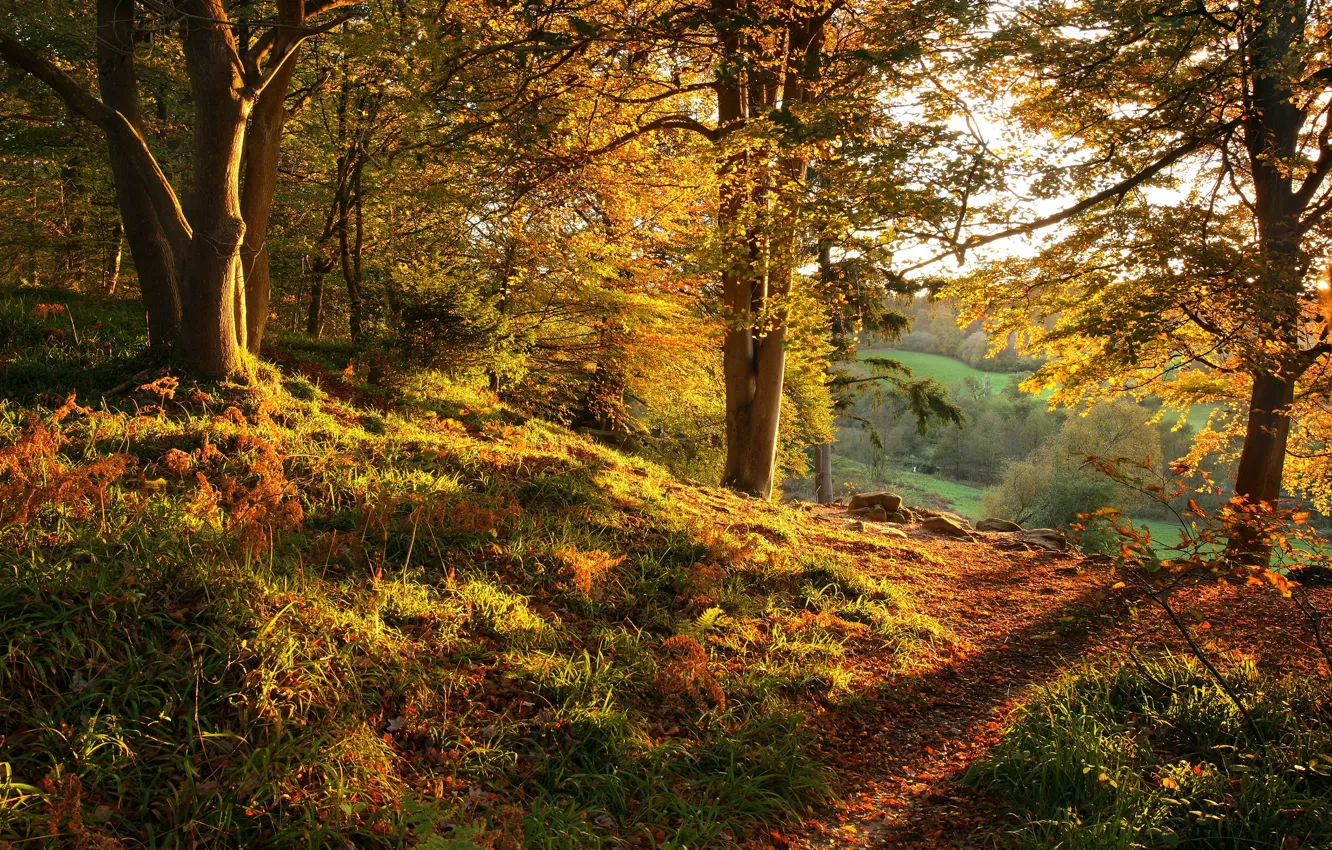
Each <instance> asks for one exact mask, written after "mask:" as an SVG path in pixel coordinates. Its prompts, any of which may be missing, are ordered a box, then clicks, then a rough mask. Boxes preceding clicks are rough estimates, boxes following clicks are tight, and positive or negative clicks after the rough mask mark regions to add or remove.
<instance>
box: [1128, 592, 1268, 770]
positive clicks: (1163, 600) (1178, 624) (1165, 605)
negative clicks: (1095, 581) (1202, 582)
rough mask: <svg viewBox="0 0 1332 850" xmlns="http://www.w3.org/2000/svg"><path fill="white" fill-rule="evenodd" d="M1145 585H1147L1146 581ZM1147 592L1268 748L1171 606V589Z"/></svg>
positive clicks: (1259, 740) (1249, 716) (1222, 678)
mask: <svg viewBox="0 0 1332 850" xmlns="http://www.w3.org/2000/svg"><path fill="white" fill-rule="evenodd" d="M1176 584H1178V582H1176ZM1144 585H1146V582H1144ZM1172 587H1173V585H1172ZM1146 593H1147V598H1149V599H1151V600H1152V601H1153V602H1155V603H1156V604H1157V605H1160V606H1161V609H1162V610H1163V611H1165V613H1166V616H1167V617H1169V618H1170V622H1171V623H1173V624H1174V625H1175V628H1176V629H1177V630H1178V631H1179V633H1180V635H1181V636H1182V637H1183V638H1184V640H1185V642H1186V643H1188V645H1189V650H1190V651H1191V652H1192V653H1193V657H1194V658H1197V659H1198V662H1199V663H1200V664H1202V666H1203V667H1204V668H1205V669H1206V670H1207V672H1208V673H1209V674H1210V675H1211V677H1212V679H1213V680H1214V681H1215V682H1216V684H1217V685H1218V686H1219V687H1220V688H1221V690H1222V692H1224V693H1225V695H1226V696H1227V697H1228V698H1229V699H1230V702H1231V703H1232V704H1233V705H1234V706H1235V708H1236V710H1238V711H1239V713H1240V716H1241V717H1243V718H1244V723H1245V725H1246V726H1248V727H1249V731H1250V732H1251V733H1253V737H1254V740H1255V741H1257V742H1258V746H1259V747H1262V748H1263V749H1266V748H1267V740H1266V739H1265V738H1264V737H1263V733H1262V732H1260V731H1259V730H1258V724H1257V723H1255V722H1254V721H1253V717H1252V715H1250V714H1249V710H1248V709H1246V708H1245V707H1244V703H1243V702H1242V701H1241V700H1240V698H1239V695H1238V694H1236V693H1235V691H1234V690H1233V689H1232V688H1231V687H1230V683H1229V682H1227V681H1226V678H1225V676H1222V675H1221V671H1220V670H1218V669H1217V668H1216V666H1215V665H1214V664H1212V662H1211V661H1210V660H1209V659H1208V658H1207V656H1206V654H1204V653H1203V651H1202V647H1200V646H1198V643H1197V641H1195V640H1194V639H1193V635H1191V634H1190V633H1189V628H1188V626H1186V625H1184V621H1183V620H1181V619H1180V618H1179V615H1178V614H1176V613H1175V609H1174V608H1171V607H1170V601H1169V599H1168V596H1169V593H1170V589H1169V588H1168V589H1166V590H1165V591H1163V592H1161V593H1160V594H1157V593H1155V592H1153V591H1152V589H1151V588H1150V587H1147V588H1146Z"/></svg>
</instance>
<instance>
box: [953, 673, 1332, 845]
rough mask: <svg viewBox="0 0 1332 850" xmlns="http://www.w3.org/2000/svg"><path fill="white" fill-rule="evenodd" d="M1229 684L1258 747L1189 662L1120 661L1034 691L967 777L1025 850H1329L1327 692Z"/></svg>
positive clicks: (1265, 683) (1240, 676)
mask: <svg viewBox="0 0 1332 850" xmlns="http://www.w3.org/2000/svg"><path fill="white" fill-rule="evenodd" d="M1228 676H1229V677H1230V680H1231V683H1232V686H1233V687H1235V688H1236V689H1237V690H1238V691H1239V692H1240V693H1241V694H1244V695H1245V699H1246V700H1248V703H1249V704H1248V706H1247V710H1248V712H1249V714H1250V717H1251V718H1252V721H1253V728H1255V729H1256V730H1257V733H1258V734H1259V735H1261V738H1260V739H1259V738H1255V737H1254V734H1253V733H1252V732H1251V731H1250V728H1249V726H1248V724H1246V722H1245V720H1244V718H1243V717H1242V716H1241V715H1240V713H1239V711H1238V709H1237V708H1236V707H1235V706H1234V705H1233V704H1232V703H1231V701H1230V700H1229V699H1228V698H1227V697H1226V695H1225V694H1224V693H1223V692H1222V690H1221V689H1220V688H1219V687H1218V686H1217V685H1216V683H1215V682H1213V681H1212V680H1211V679H1210V678H1209V677H1208V675H1207V674H1206V672H1205V671H1204V670H1203V668H1202V667H1201V665H1198V664H1197V663H1196V662H1193V661H1191V660H1185V659H1171V658H1166V659H1163V660H1160V661H1145V662H1141V661H1140V662H1135V663H1129V662H1124V663H1121V664H1117V665H1113V666H1109V667H1106V666H1102V667H1095V668H1087V669H1085V670H1081V671H1077V672H1074V673H1071V674H1069V675H1067V676H1066V677H1065V678H1064V679H1062V680H1061V681H1060V682H1058V683H1057V684H1056V685H1054V686H1053V687H1052V688H1051V689H1049V690H1048V691H1045V692H1043V693H1040V694H1038V695H1037V696H1036V697H1034V698H1033V699H1032V700H1030V701H1029V702H1028V703H1027V704H1026V705H1025V706H1024V707H1022V708H1021V709H1019V710H1018V712H1017V714H1016V715H1015V718H1014V722H1013V725H1012V726H1011V728H1010V729H1008V731H1007V732H1006V733H1005V735H1004V737H1003V740H1002V741H1001V743H1000V745H999V746H998V748H997V749H996V751H995V752H994V753H993V754H992V756H991V757H990V759H989V760H988V761H986V762H984V763H982V764H978V765H976V766H975V767H973V768H972V770H971V771H970V773H969V774H968V779H969V781H970V782H971V783H972V784H973V785H975V786H976V787H979V788H983V789H985V790H988V791H991V792H995V793H998V794H1000V795H1002V796H1003V797H1004V798H1005V799H1006V800H1007V801H1008V802H1009V803H1010V805H1011V806H1012V807H1013V817H1012V821H1011V824H1012V826H1011V831H1010V832H1009V836H1010V837H1011V838H1012V839H1014V840H1015V841H1016V843H1017V844H1018V845H1019V846H1021V847H1026V848H1032V850H1035V848H1048V847H1063V848H1070V850H1111V848H1114V850H1120V848H1123V850H1127V848H1132V847H1209V848H1235V850H1240V848H1251V847H1280V848H1297V847H1325V846H1327V844H1328V842H1329V841H1332V763H1330V762H1329V756H1328V755H1327V754H1328V753H1329V752H1332V694H1330V693H1329V691H1328V689H1327V686H1326V684H1325V683H1317V684H1316V683H1314V682H1311V681H1309V680H1308V679H1306V678H1303V677H1300V678H1286V679H1280V680H1277V679H1271V678H1266V677H1263V676H1260V675H1259V674H1258V673H1257V672H1256V671H1255V670H1254V669H1253V668H1252V667H1247V666H1240V667H1237V668H1234V669H1232V670H1230V671H1229V673H1228Z"/></svg>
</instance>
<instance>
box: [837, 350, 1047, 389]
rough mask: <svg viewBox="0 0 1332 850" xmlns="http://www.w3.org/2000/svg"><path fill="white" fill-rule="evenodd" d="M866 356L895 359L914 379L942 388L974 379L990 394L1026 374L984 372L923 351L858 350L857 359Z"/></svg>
mask: <svg viewBox="0 0 1332 850" xmlns="http://www.w3.org/2000/svg"><path fill="white" fill-rule="evenodd" d="M867 357H886V358H890V359H892V360H896V361H898V362H899V363H901V364H902V365H903V366H906V367H907V368H908V369H910V370H911V372H912V374H913V375H915V376H916V377H917V378H937V379H938V380H940V381H941V382H943V383H944V384H945V385H946V386H952V385H953V384H955V383H956V382H958V381H960V380H962V379H963V378H975V379H976V380H978V381H980V382H981V383H982V384H984V383H986V382H988V383H989V385H990V388H991V389H992V390H993V391H994V392H1000V391H1001V390H1003V389H1004V388H1005V387H1007V386H1008V385H1009V383H1011V382H1012V381H1020V380H1022V379H1023V378H1024V377H1026V376H1027V375H1028V374H1030V373H1029V372H1017V373H1010V372H986V371H983V370H981V369H977V368H975V367H974V366H970V365H968V364H966V363H963V362H962V361H961V360H958V359H957V358H955V357H945V356H943V355H942V354H927V353H925V352H923V351H900V350H896V349H891V348H877V349H862V350H861V352H860V359H861V360H864V359H865V358H867Z"/></svg>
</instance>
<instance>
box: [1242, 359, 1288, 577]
mask: <svg viewBox="0 0 1332 850" xmlns="http://www.w3.org/2000/svg"><path fill="white" fill-rule="evenodd" d="M1294 398H1295V379H1294V378H1293V377H1289V376H1284V375H1273V374H1270V373H1267V372H1262V373H1259V374H1257V375H1255V376H1254V379H1253V390H1252V392H1251V394H1250V398H1249V421H1248V427H1247V428H1246V430H1245V433H1244V446H1243V448H1242V449H1241V450H1240V460H1239V469H1238V470H1237V471H1236V473H1235V495H1236V496H1239V497H1243V498H1244V499H1245V501H1246V502H1248V503H1249V504H1251V505H1258V504H1264V503H1265V504H1268V505H1275V504H1276V502H1277V500H1278V499H1280V497H1281V477H1282V474H1283V472H1284V470H1285V466H1286V440H1287V438H1288V437H1289V436H1290V415H1289V407H1290V404H1291V402H1292V401H1293V400H1294ZM1269 550H1270V543H1268V542H1267V541H1266V540H1264V539H1262V535H1261V533H1260V530H1259V529H1257V528H1254V527H1252V526H1245V525H1240V526H1239V527H1238V528H1237V529H1235V530H1234V531H1233V532H1232V534H1231V537H1230V540H1229V542H1228V544H1227V546H1226V554H1227V556H1228V557H1230V558H1233V559H1236V560H1239V561H1240V562H1242V563H1251V564H1259V565H1266V564H1267V560H1268V556H1269Z"/></svg>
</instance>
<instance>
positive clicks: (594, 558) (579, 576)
mask: <svg viewBox="0 0 1332 850" xmlns="http://www.w3.org/2000/svg"><path fill="white" fill-rule="evenodd" d="M555 556H556V557H557V558H559V559H560V562H561V563H563V564H564V569H565V571H566V573H567V575H568V576H569V578H570V580H571V581H572V582H573V586H574V587H576V588H578V590H579V591H580V592H582V593H583V594H585V595H587V596H600V591H599V590H598V591H597V592H596V593H594V592H593V585H594V583H595V582H596V581H597V579H599V578H600V577H601V576H603V575H605V574H606V573H608V572H610V571H611V570H612V569H614V568H615V567H617V566H619V565H620V564H621V563H622V562H623V561H624V557H623V556H619V557H617V556H614V555H611V554H610V553H608V552H603V551H602V550H600V549H593V550H591V551H588V552H580V551H578V550H577V549H575V548H574V547H572V546H561V547H559V548H558V549H556V550H555Z"/></svg>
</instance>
